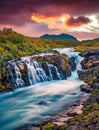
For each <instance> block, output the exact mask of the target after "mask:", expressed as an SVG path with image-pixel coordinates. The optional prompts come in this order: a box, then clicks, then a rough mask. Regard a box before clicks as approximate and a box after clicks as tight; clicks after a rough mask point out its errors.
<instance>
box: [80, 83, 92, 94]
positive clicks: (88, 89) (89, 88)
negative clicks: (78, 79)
mask: <svg viewBox="0 0 99 130" xmlns="http://www.w3.org/2000/svg"><path fill="white" fill-rule="evenodd" d="M80 88H81V91H84V92H87V93H90V92H92V91H93V88H91V86H89V85H88V84H82V85H81V86H80Z"/></svg>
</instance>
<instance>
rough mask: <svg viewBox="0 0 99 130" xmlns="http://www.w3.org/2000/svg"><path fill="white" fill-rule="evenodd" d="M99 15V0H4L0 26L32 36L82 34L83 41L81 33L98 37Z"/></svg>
mask: <svg viewBox="0 0 99 130" xmlns="http://www.w3.org/2000/svg"><path fill="white" fill-rule="evenodd" d="M97 14H99V0H94V1H93V0H81V1H79V0H0V27H6V26H7V27H12V28H13V29H14V30H15V31H18V32H20V33H22V34H25V35H28V36H39V35H41V34H42V33H43V34H44V33H56V34H58V33H62V32H64V33H74V32H78V33H77V36H78V38H79V35H80V34H79V32H80V33H81V34H82V35H84V33H85V32H90V33H92V32H94V34H93V35H92V36H93V37H95V36H97V34H98V33H99V31H98V30H99V29H98V26H99V20H98V19H99V15H97ZM80 16H82V18H81V17H80ZM79 17H80V18H79ZM87 18H88V19H87ZM67 21H68V22H67ZM67 23H68V26H67V25H66V24H67ZM72 27H75V28H72ZM83 32H84V33H83ZM96 33H97V34H96ZM87 36H88V37H89V36H90V35H89V34H88V35H87ZM80 37H82V36H81V35H80Z"/></svg>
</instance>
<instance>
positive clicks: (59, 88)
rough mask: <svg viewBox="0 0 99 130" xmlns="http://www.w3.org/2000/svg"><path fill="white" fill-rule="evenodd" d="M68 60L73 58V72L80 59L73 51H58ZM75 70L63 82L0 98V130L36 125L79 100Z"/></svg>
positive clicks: (28, 88)
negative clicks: (35, 123)
mask: <svg viewBox="0 0 99 130" xmlns="http://www.w3.org/2000/svg"><path fill="white" fill-rule="evenodd" d="M58 51H59V52H60V53H62V54H66V55H68V56H69V57H71V56H75V58H76V62H77V69H81V65H80V61H81V60H82V58H81V57H80V56H78V53H76V52H73V49H69V48H68V49H66V48H64V49H58ZM82 83H83V82H82V81H81V80H79V79H78V75H77V70H75V71H74V72H72V75H71V76H70V77H69V78H68V79H67V80H58V81H57V80H53V81H49V82H43V83H40V84H36V85H33V86H30V87H23V88H20V89H16V90H15V91H14V92H8V93H5V94H1V95H0V130H13V129H14V128H17V127H19V126H22V125H24V124H26V123H33V122H35V121H39V120H41V119H44V118H46V117H49V116H50V114H53V113H55V112H57V111H60V110H62V109H63V107H64V106H66V105H68V104H72V102H75V101H77V100H79V99H80V98H81V91H80V88H79V86H80V85H81V84H82Z"/></svg>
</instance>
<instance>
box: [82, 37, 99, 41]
mask: <svg viewBox="0 0 99 130" xmlns="http://www.w3.org/2000/svg"><path fill="white" fill-rule="evenodd" d="M93 40H99V38H95V39H89V40H83V41H82V42H91V41H93Z"/></svg>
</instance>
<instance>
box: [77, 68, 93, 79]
mask: <svg viewBox="0 0 99 130" xmlns="http://www.w3.org/2000/svg"><path fill="white" fill-rule="evenodd" d="M77 73H78V76H79V78H80V79H81V80H84V79H85V78H88V77H91V75H90V71H89V70H78V71H77Z"/></svg>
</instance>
